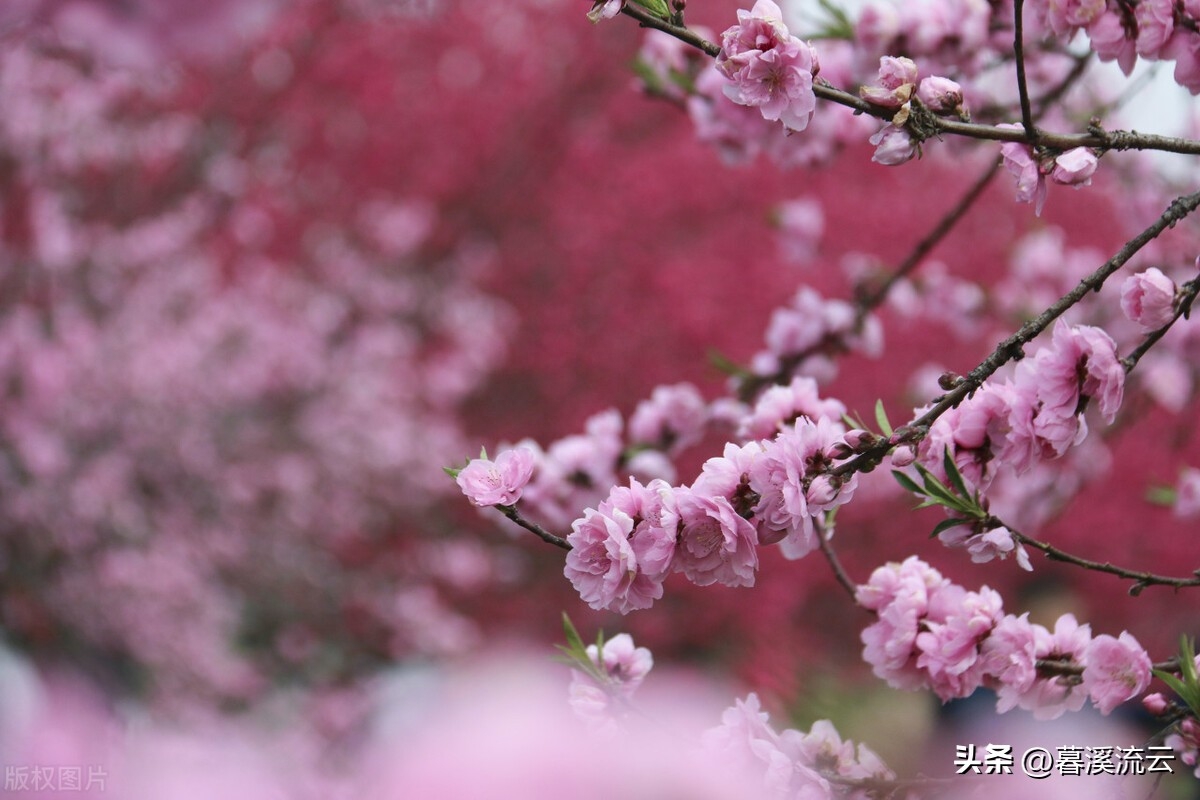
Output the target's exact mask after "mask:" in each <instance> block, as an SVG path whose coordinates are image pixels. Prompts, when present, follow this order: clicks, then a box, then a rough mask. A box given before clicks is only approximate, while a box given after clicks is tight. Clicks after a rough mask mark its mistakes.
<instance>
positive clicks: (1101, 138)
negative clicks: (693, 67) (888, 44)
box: [621, 3, 1200, 155]
mask: <svg viewBox="0 0 1200 800" xmlns="http://www.w3.org/2000/svg"><path fill="white" fill-rule="evenodd" d="M621 11H622V13H624V14H625V15H627V16H630V17H633V18H634V19H635V20H637V21H638V23H639V24H640V25H641V26H642V27H643V28H653V29H655V30H659V31H662V32H664V33H667V34H670V35H671V36H674V37H675V38H676V39H679V40H680V41H681V42H684V43H685V44H688V45H691V46H692V47H695V48H696V49H697V50H699V51H701V52H702V53H704V54H705V55H707V56H709V57H711V58H716V57H717V56H718V55H719V54H720V53H721V47H720V45H718V44H715V43H713V42H710V41H708V40H707V39H705V38H704V37H703V36H700V35H699V34H698V33H696V32H695V31H693V30H691V29H690V28H687V27H683V26H679V25H673V24H671V23H670V22H668V21H666V20H664V19H660V18H659V17H656V16H654V15H653V14H651V13H650V12H649V11H647V10H646V9H645V8H643V7H642V6H639V5H637V4H636V3H626V4H625V6H624V8H622V9H621ZM813 93H814V94H816V96H817V97H820V98H821V99H823V100H828V101H830V102H833V103H837V104H839V105H843V106H846V107H847V108H850V109H853V110H854V111H856V112H857V113H860V114H867V115H869V116H872V117H876V118H878V119H880V120H883V121H891V119H892V117H894V116H895V114H896V110H895V109H891V108H883V107H881V106H874V105H871V104H870V103H868V102H867V101H866V100H863V99H862V98H861V97H858V96H857V95H853V94H850V93H848V92H843V91H842V90H840V89H837V88H835V87H834V86H832V85H830V84H829V83H828V82H826V81H823V80H819V79H817V80H814V81H813ZM1026 102H1028V98H1026ZM930 120H931V122H930V124H931V126H932V128H933V131H932V133H931V135H932V136H939V137H940V136H941V135H942V134H953V135H955V136H964V137H967V138H970V139H980V140H990V141H998V142H1020V143H1022V144H1028V145H1039V146H1042V147H1046V148H1051V149H1054V150H1072V149H1074V148H1076V147H1090V148H1092V149H1094V150H1160V151H1162V152H1166V153H1181V154H1184V155H1200V140H1193V139H1183V138H1180V137H1175V136H1159V135H1156V134H1146V133H1138V132H1137V131H1106V130H1104V129H1103V128H1101V127H1099V126H1098V125H1092V126H1090V127H1089V129H1088V132H1087V133H1076V134H1069V133H1051V132H1046V131H1040V130H1039V131H1037V132H1036V133H1037V136H1036V138H1035V137H1033V136H1030V135H1029V133H1028V132H1027V131H1025V130H1012V129H1008V128H996V127H994V126H992V125H980V124H977V123H972V122H961V121H959V120H954V119H947V118H944V117H932V116H931V117H930Z"/></svg>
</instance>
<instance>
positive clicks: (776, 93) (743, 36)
mask: <svg viewBox="0 0 1200 800" xmlns="http://www.w3.org/2000/svg"><path fill="white" fill-rule="evenodd" d="M716 63H717V69H718V70H719V71H720V72H721V74H722V75H724V76H725V77H726V78H727V79H728V80H729V82H730V83H729V85H728V86H726V87H725V95H726V96H727V97H728V98H729V99H730V100H732V101H733V102H735V103H737V104H739V105H743V106H752V107H754V108H757V109H758V110H759V112H760V113H761V114H762V116H763V118H764V119H767V120H770V121H776V120H778V121H781V122H782V123H783V124H784V126H785V127H787V128H789V129H791V130H795V131H802V130H804V129H805V128H807V127H808V122H809V120H810V119H812V115H813V111H814V109H815V108H816V105H817V98H816V95H815V94H813V88H812V79H813V75H814V74H815V73H816V71H817V69H818V66H817V59H816V55H815V53H814V52H813V50H812V48H811V47H810V46H809V45H808V44H807V43H805V42H802V41H800V40H799V39H797V38H795V37H794V36H792V35H791V34H790V33H789V32H788V29H787V26H786V25H784V24H783V12H782V11H780V10H779V6H777V5H775V3H773V2H771V0H758V2H757V3H755V5H754V8H753V9H751V10H750V11H749V12H747V11H738V24H737V25H734V26H733V27H731V28H729V29H728V30H726V31H725V32H724V33H723V34H722V35H721V52H720V54H719V55H718V56H717V62H716Z"/></svg>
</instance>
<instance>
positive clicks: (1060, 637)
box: [856, 556, 1150, 719]
mask: <svg viewBox="0 0 1200 800" xmlns="http://www.w3.org/2000/svg"><path fill="white" fill-rule="evenodd" d="M856 599H857V601H858V603H859V604H860V605H862V606H863V607H864V608H867V609H869V610H871V611H874V612H875V614H876V615H877V617H878V619H877V621H876V622H874V623H872V624H871V625H870V626H868V627H867V628H866V629H865V630H864V631H863V633H862V641H863V644H864V648H863V658H864V659H865V660H866V661H867V663H869V664H871V666H872V668H873V669H874V672H875V674H876V675H877V676H879V677H880V678H882V679H884V680H886V681H887V682H888V683H889V684H890V685H892V686H894V687H896V688H901V689H921V688H929V689H931V690H932V691H933V692H934V693H935V694H937V696H938V697H940V698H941V699H942V700H943V701H946V700H950V699H952V698H960V697H968V696H969V695H971V694H972V693H973V692H974V691H975V690H976V689H978V688H979V687H981V686H986V687H988V688H990V689H993V690H995V692H996V694H997V698H998V699H997V710H999V711H1001V712H1004V711H1008V710H1010V709H1012V708H1014V707H1020V708H1023V709H1025V710H1028V711H1032V712H1033V714H1034V716H1036V717H1037V718H1038V719H1053V718H1055V717H1057V716H1059V715H1060V714H1062V713H1063V712H1064V711H1078V710H1079V709H1080V708H1082V707H1083V704H1084V702H1085V700H1086V699H1087V698H1088V697H1090V698H1091V700H1092V703H1093V704H1094V705H1095V706H1096V707H1097V708H1098V709H1099V710H1100V712H1101V713H1103V714H1108V713H1110V712H1111V711H1112V710H1113V709H1114V708H1116V707H1117V706H1118V705H1120V704H1121V703H1123V702H1125V701H1127V700H1130V699H1132V698H1133V697H1135V696H1137V695H1138V694H1140V693H1141V692H1142V691H1143V690H1144V689H1145V688H1146V686H1147V684H1149V682H1150V657H1149V656H1148V655H1147V654H1146V652H1145V651H1144V650H1143V649H1142V648H1141V646H1140V645H1139V644H1138V642H1137V640H1136V639H1134V638H1133V636H1131V635H1130V634H1128V633H1122V634H1121V635H1120V636H1119V637H1112V636H1107V635H1101V636H1096V637H1093V636H1092V634H1091V629H1090V627H1089V626H1087V625H1080V624H1078V623H1077V622H1076V620H1075V618H1074V617H1073V616H1072V615H1070V614H1065V615H1063V616H1062V617H1060V618H1059V619H1058V621H1057V622H1056V623H1055V626H1054V630H1053V631H1050V630H1048V629H1046V628H1045V627H1043V626H1041V625H1038V624H1036V623H1032V622H1030V621H1029V619H1028V615H1026V614H1022V615H1021V616H1019V617H1018V616H1013V615H1012V614H1005V613H1004V610H1003V603H1002V601H1001V598H1000V595H999V594H997V593H996V592H995V591H993V590H991V589H989V588H987V587H986V586H985V587H983V588H982V589H980V591H978V592H969V591H967V590H966V589H964V588H963V587H961V586H958V585H956V584H954V583H952V582H950V581H949V580H948V579H946V578H944V577H942V575H941V573H939V572H938V571H937V570H935V569H933V568H932V567H930V566H929V565H928V564H926V563H925V562H923V561H921V560H920V559H918V558H917V557H916V556H913V557H910V558H908V559H907V560H905V561H904V562H903V563H901V564H896V563H891V564H888V565H886V566H883V567H880V568H878V569H877V570H875V572H874V573H872V575H871V578H870V580H868V582H867V583H866V584H864V585H862V586H859V587H858V591H857V594H856Z"/></svg>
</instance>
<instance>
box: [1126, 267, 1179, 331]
mask: <svg viewBox="0 0 1200 800" xmlns="http://www.w3.org/2000/svg"><path fill="white" fill-rule="evenodd" d="M1121 310H1122V311H1124V312H1125V316H1127V317H1129V318H1130V319H1131V320H1133V321H1134V322H1136V323H1137V324H1138V326H1139V327H1140V328H1141V329H1142V330H1143V331H1147V332H1148V331H1152V330H1156V329H1158V328H1161V327H1162V326H1163V325H1166V324H1167V323H1168V322H1170V321H1171V319H1172V318H1173V317H1174V316H1175V281H1173V280H1171V279H1170V278H1168V277H1167V276H1166V275H1164V274H1163V273H1162V271H1161V270H1159V269H1158V268H1157V267H1151V268H1150V269H1148V270H1146V271H1145V272H1139V273H1138V274H1137V275H1131V276H1130V277H1128V278H1126V279H1125V283H1123V284H1121Z"/></svg>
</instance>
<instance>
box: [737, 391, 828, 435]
mask: <svg viewBox="0 0 1200 800" xmlns="http://www.w3.org/2000/svg"><path fill="white" fill-rule="evenodd" d="M845 413H846V406H845V404H844V403H842V402H841V401H840V400H835V399H833V398H825V399H821V394H820V390H819V388H818V386H817V382H816V381H815V380H813V379H812V378H809V377H807V376H803V375H801V376H797V377H795V378H792V382H791V383H790V384H788V385H787V386H772V387H770V388H769V389H767V390H766V391H765V392H763V393H762V395H761V396H760V397H759V398H758V401H757V402H756V403H755V404H754V411H753V412H752V413H751V414H749V415H747V416H746V417H745V418H744V419H743V420H742V422H741V425H740V426H739V428H738V435H740V436H742V437H744V438H747V439H765V438H769V437H772V436H775V435H776V434H778V433H779V431H780V430H782V429H783V428H784V427H785V426H788V425H791V424H793V423H795V422H797V421H798V420H799V419H801V418H807V419H809V420H812V421H816V420H818V419H830V420H840V419H841V418H842V415H843V414H845Z"/></svg>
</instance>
